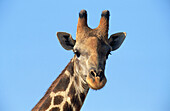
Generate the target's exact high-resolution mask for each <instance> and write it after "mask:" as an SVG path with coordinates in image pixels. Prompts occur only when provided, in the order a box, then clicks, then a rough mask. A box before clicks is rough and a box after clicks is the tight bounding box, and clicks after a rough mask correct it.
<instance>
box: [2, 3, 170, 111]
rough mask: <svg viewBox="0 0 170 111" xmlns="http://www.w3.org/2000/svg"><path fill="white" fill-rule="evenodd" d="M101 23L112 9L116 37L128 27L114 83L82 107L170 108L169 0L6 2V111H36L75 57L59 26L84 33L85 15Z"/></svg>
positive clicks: (113, 59) (108, 110) (110, 110)
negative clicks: (79, 26) (58, 34)
mask: <svg viewBox="0 0 170 111" xmlns="http://www.w3.org/2000/svg"><path fill="white" fill-rule="evenodd" d="M81 9H86V10H87V12H88V24H89V26H90V27H91V28H95V27H97V26H98V24H99V20H100V15H101V12H102V11H103V10H105V9H108V10H109V11H110V15H111V16H110V27H109V35H111V34H113V33H116V32H121V31H124V32H127V38H126V39H125V41H124V43H123V45H122V46H121V47H120V48H119V49H118V50H116V51H114V52H112V55H111V56H109V59H108V61H107V65H106V77H107V80H108V81H107V84H106V86H105V87H104V88H103V89H101V90H99V91H94V90H90V91H89V93H88V96H87V98H86V100H85V103H84V105H83V107H82V111H169V110H170V105H169V104H170V36H169V33H170V2H169V1H168V0H93V1H92V0H86V1H80V0H73V1H71V0H70V1H65V0H60V1H58V0H1V1H0V16H1V17H0V111H30V110H31V109H32V108H33V107H34V105H35V104H36V103H37V102H38V101H39V99H40V98H41V97H42V96H43V95H44V94H45V92H46V90H47V89H48V87H49V86H50V84H51V83H52V81H54V80H55V78H56V77H57V76H58V75H59V74H60V72H61V71H62V70H63V69H64V67H65V66H66V65H67V63H68V62H69V60H70V59H71V58H72V57H73V53H72V52H71V51H66V50H64V49H63V48H62V47H61V46H60V44H59V42H58V40H57V38H56V32H57V31H65V32H69V33H70V34H72V36H73V38H75V35H76V26H77V20H78V13H79V11H80V10H81Z"/></svg>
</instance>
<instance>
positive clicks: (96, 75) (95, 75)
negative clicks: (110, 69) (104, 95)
mask: <svg viewBox="0 0 170 111" xmlns="http://www.w3.org/2000/svg"><path fill="white" fill-rule="evenodd" d="M86 81H87V83H88V85H89V87H90V88H92V89H95V90H98V89H101V88H103V87H104V85H105V84H106V81H107V80H106V77H105V75H104V71H103V70H99V71H96V70H94V69H92V70H90V72H89V74H88V75H87V78H86Z"/></svg>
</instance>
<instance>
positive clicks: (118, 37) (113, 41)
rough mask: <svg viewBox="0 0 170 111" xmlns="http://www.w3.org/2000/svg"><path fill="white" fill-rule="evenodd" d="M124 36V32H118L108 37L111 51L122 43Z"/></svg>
mask: <svg viewBox="0 0 170 111" xmlns="http://www.w3.org/2000/svg"><path fill="white" fill-rule="evenodd" d="M125 37H126V32H119V33H116V34H112V35H111V36H110V38H109V44H110V46H111V47H112V51H114V50H116V49H118V48H119V47H120V46H121V44H122V43H123V41H124V39H125Z"/></svg>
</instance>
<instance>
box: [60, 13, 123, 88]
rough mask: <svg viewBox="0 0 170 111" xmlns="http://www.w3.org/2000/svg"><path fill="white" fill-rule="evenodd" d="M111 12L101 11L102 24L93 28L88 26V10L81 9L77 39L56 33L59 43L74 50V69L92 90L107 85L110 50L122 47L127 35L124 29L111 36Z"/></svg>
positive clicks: (63, 33)
mask: <svg viewBox="0 0 170 111" xmlns="http://www.w3.org/2000/svg"><path fill="white" fill-rule="evenodd" d="M108 29H109V11H108V10H104V11H103V12H102V14H101V20H100V23H99V26H98V27H97V28H95V29H91V28H89V27H88V25H87V12H86V11H85V10H81V11H80V13H79V19H78V24H77V33H76V40H74V39H73V38H72V36H71V35H70V34H69V33H66V32H57V37H58V39H59V42H60V44H61V45H62V47H63V48H64V49H66V50H72V51H73V52H74V53H75V56H74V58H73V60H74V68H75V69H74V71H76V73H77V74H80V76H81V77H82V78H83V79H84V81H85V82H86V83H87V84H88V86H89V87H90V88H92V89H95V90H97V89H101V88H102V87H103V86H104V85H105V84H106V81H107V80H106V77H105V74H104V72H105V64H106V60H107V58H108V56H109V54H110V52H111V51H114V50H116V49H118V48H119V47H120V45H121V44H122V42H123V41H124V39H125V37H126V33H125V32H120V33H116V34H112V35H111V36H110V37H109V38H108Z"/></svg>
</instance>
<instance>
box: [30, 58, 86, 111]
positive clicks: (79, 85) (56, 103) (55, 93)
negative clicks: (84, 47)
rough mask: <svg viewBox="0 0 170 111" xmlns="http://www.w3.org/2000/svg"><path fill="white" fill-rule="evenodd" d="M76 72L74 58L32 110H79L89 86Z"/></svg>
mask: <svg viewBox="0 0 170 111" xmlns="http://www.w3.org/2000/svg"><path fill="white" fill-rule="evenodd" d="M75 72H76V71H74V61H73V59H72V60H71V61H70V62H69V63H68V65H67V66H66V68H65V69H64V70H63V71H62V73H61V74H60V75H59V76H58V77H57V79H56V80H55V81H54V82H53V83H52V85H51V86H50V88H49V89H48V90H47V92H46V94H45V95H44V97H43V98H42V99H41V100H40V101H39V102H38V103H37V105H36V106H35V107H34V108H33V109H32V111H45V110H47V111H79V110H80V109H81V107H82V105H83V102H84V100H85V97H86V95H87V93H88V90H89V87H88V85H87V83H86V82H85V81H84V79H83V78H82V77H81V75H80V74H77V73H75Z"/></svg>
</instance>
